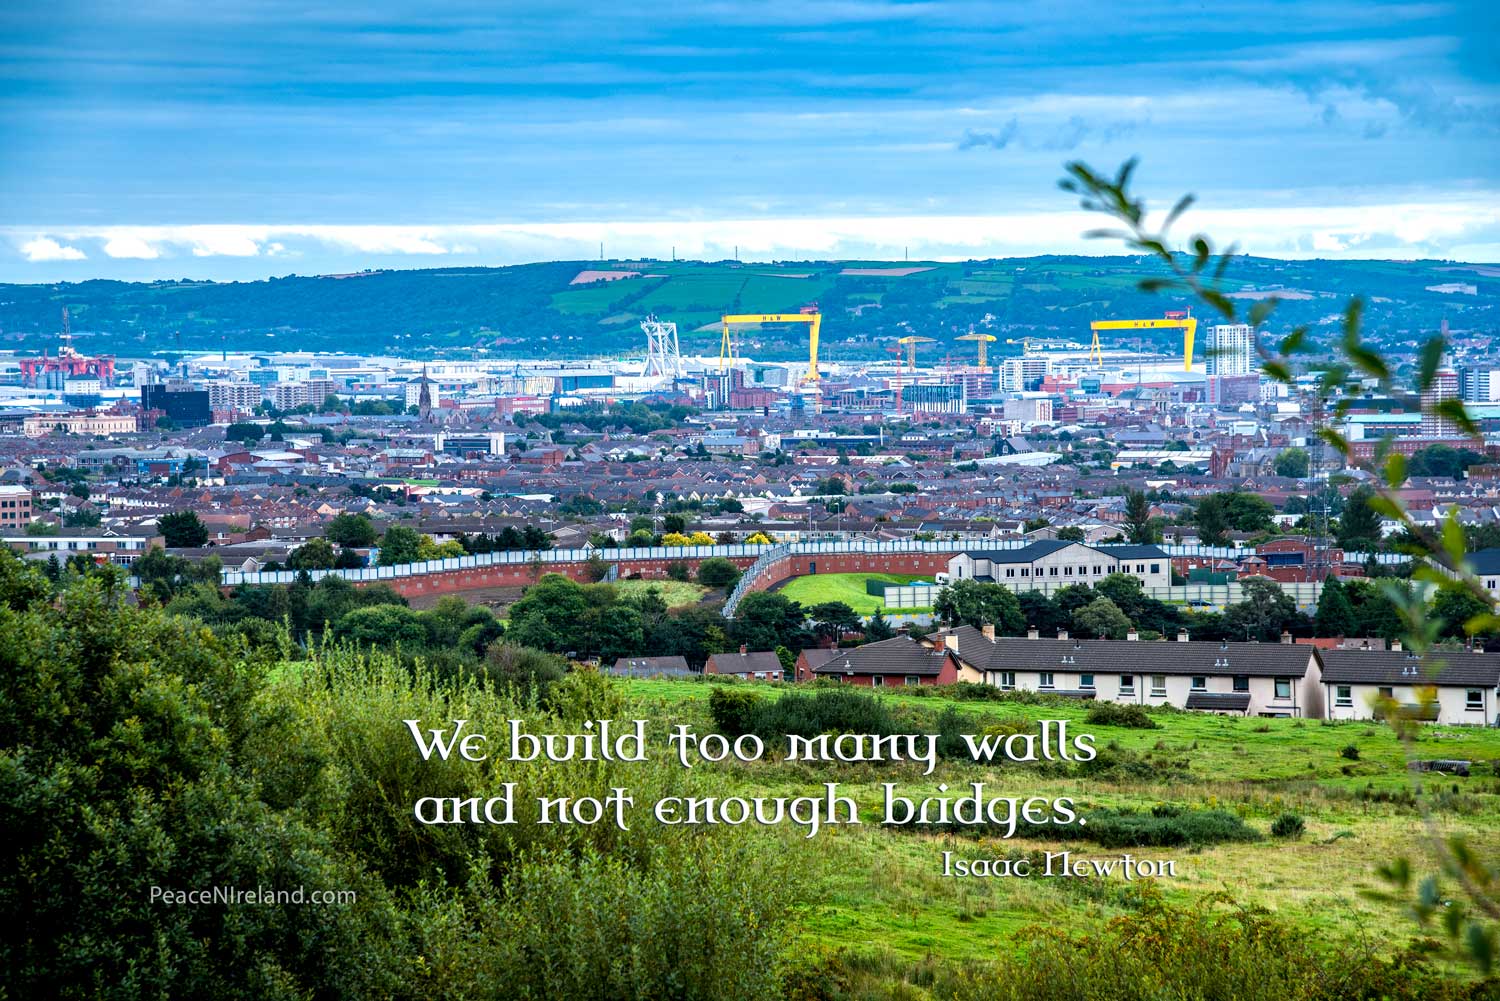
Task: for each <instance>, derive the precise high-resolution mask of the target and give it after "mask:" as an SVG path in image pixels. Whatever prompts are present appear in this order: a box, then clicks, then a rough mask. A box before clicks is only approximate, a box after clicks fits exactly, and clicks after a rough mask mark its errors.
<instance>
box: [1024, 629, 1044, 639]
mask: <svg viewBox="0 0 1500 1001" xmlns="http://www.w3.org/2000/svg"><path fill="white" fill-rule="evenodd" d="M1040 635H1041V633H1040V632H1038V631H1037V628H1036V626H1027V627H1026V638H1027V639H1029V640H1034V639H1036V638H1037V637H1038V636H1040Z"/></svg>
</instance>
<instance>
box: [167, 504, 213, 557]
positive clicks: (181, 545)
mask: <svg viewBox="0 0 1500 1001" xmlns="http://www.w3.org/2000/svg"><path fill="white" fill-rule="evenodd" d="M156 528H157V530H158V531H159V532H161V535H162V540H163V541H164V542H165V543H166V545H167V548H168V549H197V548H199V547H201V546H205V545H207V544H208V526H206V525H204V524H203V521H202V519H200V518H199V517H198V513H197V512H196V511H174V512H172V513H171V514H164V515H162V516H161V517H160V518H159V519H157V522H156Z"/></svg>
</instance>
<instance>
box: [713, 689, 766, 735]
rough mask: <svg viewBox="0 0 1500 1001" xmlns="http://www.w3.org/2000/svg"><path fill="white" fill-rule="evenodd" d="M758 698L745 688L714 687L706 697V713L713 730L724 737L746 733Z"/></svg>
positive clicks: (758, 700) (758, 701)
mask: <svg viewBox="0 0 1500 1001" xmlns="http://www.w3.org/2000/svg"><path fill="white" fill-rule="evenodd" d="M759 703H760V696H759V695H756V694H755V693H754V692H752V691H749V690H748V689H745V688H731V687H728V686H718V687H715V688H714V690H713V691H712V692H710V693H709V696H708V711H709V713H710V714H712V716H713V718H714V728H715V729H717V730H718V731H719V732H720V733H722V734H724V735H725V736H726V737H738V736H740V735H741V734H745V733H748V732H749V730H750V727H751V725H752V722H751V720H752V718H753V717H754V715H755V710H756V708H757V706H758V705H759Z"/></svg>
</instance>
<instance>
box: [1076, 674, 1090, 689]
mask: <svg viewBox="0 0 1500 1001" xmlns="http://www.w3.org/2000/svg"><path fill="white" fill-rule="evenodd" d="M1078 687H1079V688H1093V687H1094V676H1093V675H1092V674H1081V675H1079V676H1078Z"/></svg>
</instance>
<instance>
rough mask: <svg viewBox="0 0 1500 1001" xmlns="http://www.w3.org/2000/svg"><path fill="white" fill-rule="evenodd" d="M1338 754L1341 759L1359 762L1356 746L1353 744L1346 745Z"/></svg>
mask: <svg viewBox="0 0 1500 1001" xmlns="http://www.w3.org/2000/svg"><path fill="white" fill-rule="evenodd" d="M1339 754H1340V755H1342V756H1343V757H1346V758H1348V759H1349V760H1350V761H1358V760H1359V748H1358V747H1357V746H1356V745H1354V744H1346V745H1345V746H1344V747H1343V748H1342V749H1341V750H1340V751H1339Z"/></svg>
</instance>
